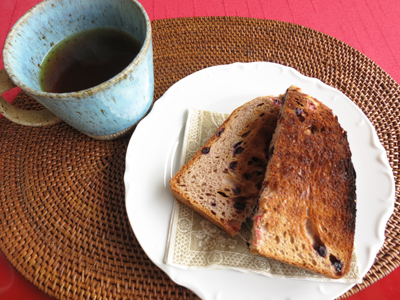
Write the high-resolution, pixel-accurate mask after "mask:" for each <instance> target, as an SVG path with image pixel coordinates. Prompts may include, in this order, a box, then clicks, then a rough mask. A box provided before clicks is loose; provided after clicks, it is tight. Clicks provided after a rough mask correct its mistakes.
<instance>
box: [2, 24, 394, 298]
mask: <svg viewBox="0 0 400 300" xmlns="http://www.w3.org/2000/svg"><path fill="white" fill-rule="evenodd" d="M152 25H153V33H154V67H155V99H158V98H159V97H161V96H162V95H163V93H164V92H165V91H166V90H167V89H168V88H169V87H170V86H171V85H172V84H174V83H175V82H177V81H178V80H180V79H181V78H183V77H185V76H187V75H189V74H191V73H193V72H195V71H197V70H200V69H203V68H205V67H209V66H212V65H219V64H227V63H232V62H237V61H241V62H250V61H270V62H275V63H280V64H283V65H286V66H290V67H293V68H295V69H297V70H298V71H300V72H301V73H303V74H305V75H307V76H311V77H317V78H319V79H321V80H322V81H323V82H325V83H327V84H329V85H331V86H333V87H335V88H337V89H339V90H340V91H342V92H343V93H344V94H346V95H347V96H348V97H349V98H350V99H352V100H353V101H354V102H355V103H356V104H357V105H358V106H359V107H360V108H361V109H362V110H363V111H364V113H365V114H366V115H367V116H368V117H369V119H370V120H371V122H372V124H373V125H374V126H375V128H376V131H377V132H378V136H379V138H380V141H381V143H382V144H383V146H384V147H385V149H386V151H387V154H388V157H389V161H390V164H391V166H392V168H393V172H394V176H395V180H396V207H395V212H394V214H393V215H392V217H391V218H390V221H389V223H388V225H387V228H386V242H385V245H384V246H383V248H382V249H381V251H380V252H379V254H378V256H377V258H376V260H375V263H374V265H373V267H372V268H371V270H370V271H369V272H368V274H367V275H366V276H365V278H364V281H363V283H362V284H360V285H356V286H355V287H354V288H353V289H352V290H350V291H349V292H347V293H346V294H345V295H343V296H342V297H346V296H349V295H351V294H354V293H356V292H357V291H359V290H361V289H363V288H365V287H367V286H369V285H370V284H372V283H374V282H375V281H377V280H378V279H380V278H382V277H383V276H385V275H387V274H389V273H390V272H391V271H393V270H394V269H395V268H396V267H397V266H398V265H399V264H400V257H399V255H398V251H399V249H400V234H399V188H398V187H399V173H398V172H399V166H398V164H399V152H398V150H399V139H400V130H399V124H400V108H399V107H400V103H399V95H400V87H399V85H398V84H397V83H396V82H395V81H394V80H393V79H392V78H391V77H390V76H389V75H388V74H387V73H385V72H384V71H383V70H382V69H381V68H380V67H379V66H377V65H376V64H375V63H373V62H372V61H371V60H370V59H368V58H367V57H365V56H364V55H363V54H361V53H360V52H358V51H356V50H355V49H353V48H351V47H350V46H348V45H346V44H344V43H343V42H340V41H338V40H336V39H334V38H332V37H329V36H327V35H325V34H322V33H320V32H317V31H314V30H311V29H308V28H305V27H302V26H298V25H293V24H289V23H283V22H277V21H268V20H256V19H246V18H235V17H225V18H224V17H218V18H191V19H169V20H159V21H154V22H153V23H152ZM14 103H16V105H18V106H19V107H24V108H26V109H40V105H38V104H36V103H35V102H34V101H33V100H31V99H30V98H29V97H27V96H26V95H25V94H23V93H22V94H20V95H19V96H18V97H17V99H16V100H15V102H14ZM149 138H151V137H149ZM128 141H129V138H123V139H120V140H116V141H95V140H92V139H90V138H88V137H86V136H84V135H82V134H80V133H79V132H77V131H76V130H74V129H72V128H71V127H69V126H68V125H66V124H65V123H60V124H57V125H53V126H50V127H46V128H32V127H23V126H19V125H16V124H13V123H11V122H9V121H8V120H7V119H5V118H2V119H1V120H0V247H1V250H2V251H3V252H4V254H5V255H6V256H7V258H8V259H9V260H10V261H11V263H12V264H13V265H14V266H15V267H16V268H17V269H18V270H19V271H20V272H21V273H22V274H23V275H24V276H25V277H26V278H27V279H28V280H29V281H31V282H32V283H33V284H35V285H36V286H38V287H39V288H40V289H42V290H43V291H45V292H46V293H48V294H49V295H52V296H54V297H56V298H60V299H81V298H82V299H83V298H84V299H111V298H112V299H132V298H140V299H193V298H196V296H195V295H194V294H193V293H192V292H191V291H189V290H187V289H186V288H183V287H180V286H178V285H176V284H174V283H173V282H172V281H171V280H170V279H169V278H168V276H166V275H165V274H164V273H163V272H162V271H160V270H159V269H158V268H157V267H156V266H155V265H154V264H153V263H152V262H151V261H150V260H149V258H148V257H147V256H146V254H145V253H144V252H143V250H142V248H141V247H140V245H139V244H138V242H137V240H136V239H135V235H134V233H133V232H132V230H131V227H130V224H129V221H128V217H127V214H126V210H125V199H124V183H123V175H124V166H125V153H126V148H127V145H128ZM141 146H142V147H143V146H144V145H141ZM149 163H151V162H149ZM138 171H140V170H138Z"/></svg>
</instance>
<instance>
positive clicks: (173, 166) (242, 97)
mask: <svg viewBox="0 0 400 300" xmlns="http://www.w3.org/2000/svg"><path fill="white" fill-rule="evenodd" d="M292 84H294V85H297V86H298V87H300V88H301V89H302V90H303V92H305V93H307V94H309V95H311V96H313V97H315V98H317V99H318V100H320V101H321V102H323V103H325V104H326V105H328V106H329V107H330V108H331V109H332V110H333V112H334V114H336V115H337V116H338V118H339V121H340V123H341V125H342V127H343V128H344V129H345V130H346V131H347V132H348V139H349V143H350V148H351V151H352V153H353V164H354V168H355V170H356V173H357V182H356V184H357V221H356V236H355V245H356V249H357V254H358V259H359V266H360V272H361V274H362V276H364V275H365V274H366V273H367V271H368V270H369V268H370V267H371V265H372V264H373V261H374V259H375V256H376V254H377V252H378V251H379V249H380V248H381V246H382V245H383V242H384V231H385V226H386V222H387V220H388V219H389V217H390V215H391V214H392V212H393V208H394V198H395V196H394V195H395V185H394V178H393V174H392V170H391V168H390V166H389V163H388V160H387V157H386V152H385V150H384V148H383V147H382V145H381V144H380V142H379V140H378V137H377V134H376V132H375V130H374V128H373V126H372V125H371V123H370V122H369V120H368V119H367V117H366V116H365V115H364V114H363V113H362V111H361V110H360V109H359V108H358V107H357V106H356V105H355V104H354V103H353V102H352V101H350V100H349V99H348V98H347V97H346V96H345V95H343V94H342V93H341V92H339V91H338V90H336V89H334V88H332V87H330V86H328V85H326V84H324V83H322V82H321V81H319V80H317V79H314V78H309V77H305V76H303V75H302V74H300V73H299V72H297V71H296V70H294V69H292V68H289V67H285V66H282V65H278V64H273V63H266V62H256V63H235V64H231V65H223V66H215V67H211V68H207V69H204V70H201V71H199V72H196V73H193V74H191V75H189V76H187V77H186V78H184V79H182V80H181V81H179V82H177V83H176V84H174V85H173V86H172V87H171V88H170V89H169V90H168V91H167V92H166V93H165V94H164V96H162V97H161V98H160V99H159V100H158V101H157V102H156V103H155V105H154V107H153V109H152V111H151V112H150V114H149V115H148V116H147V117H146V118H145V119H143V120H142V121H141V122H140V124H139V125H138V126H137V128H136V130H135V132H134V134H133V136H132V138H131V140H130V142H129V145H128V150H127V155H126V171H125V187H126V207H127V213H128V217H129V220H130V222H131V226H132V228H133V231H134V233H135V235H136V237H137V239H138V241H139V243H140V245H141V246H142V247H143V249H144V251H145V252H146V254H147V255H148V256H149V258H150V259H151V260H152V261H153V262H154V263H155V264H156V265H157V266H158V267H160V268H161V269H162V270H163V271H165V272H166V273H167V274H168V276H169V277H170V278H171V279H172V280H173V281H175V282H176V283H178V284H180V285H182V286H185V287H187V288H189V289H190V290H192V291H193V292H194V293H196V294H197V295H198V296H199V297H200V298H202V299H219V300H223V299H229V300H232V299H285V300H288V299H291V300H294V299H308V300H312V299H316V300H322V299H334V298H336V297H338V296H339V295H341V294H343V293H345V292H346V291H347V290H349V289H350V288H351V287H352V286H353V284H344V283H321V282H311V281H302V280H289V279H272V278H268V277H265V276H261V275H253V274H243V273H241V272H237V271H232V270H184V269H179V268H175V267H171V266H168V265H166V264H165V263H164V261H163V258H164V252H165V246H166V241H167V234H168V227H169V221H170V217H171V211H172V207H173V202H174V199H173V196H172V194H171V192H170V188H169V183H168V181H169V180H170V179H171V177H172V176H173V175H174V174H175V173H176V172H177V171H178V168H179V166H178V162H179V158H180V148H181V143H182V137H183V132H184V124H185V121H186V117H187V110H188V108H191V107H192V108H198V109H203V110H211V111H220V112H224V113H230V112H232V111H233V110H234V109H235V108H237V107H238V106H240V105H242V104H243V103H245V102H247V101H250V100H252V99H254V98H256V97H258V96H263V95H279V94H282V93H284V92H285V90H286V89H287V88H288V87H289V86H290V85H292Z"/></svg>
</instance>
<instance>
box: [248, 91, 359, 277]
mask: <svg viewBox="0 0 400 300" xmlns="http://www.w3.org/2000/svg"><path fill="white" fill-rule="evenodd" d="M282 103H283V104H282V107H281V111H280V116H279V120H278V125H277V128H276V131H275V133H274V136H273V139H272V141H271V145H270V149H269V153H270V156H271V157H270V160H269V164H268V167H267V172H266V177H265V180H264V182H263V187H262V190H261V193H260V198H259V207H258V211H257V212H256V214H255V215H254V218H253V219H254V227H253V231H252V240H251V245H250V249H251V251H252V252H253V253H256V254H261V255H264V256H267V257H270V258H273V259H276V260H279V261H282V262H285V263H288V264H291V265H294V266H297V267H300V268H304V269H307V270H309V271H312V272H316V273H320V274H323V275H325V276H328V277H331V278H341V277H343V276H344V275H345V274H347V273H348V272H349V270H350V263H351V257H352V252H353V244H354V233H355V217H356V202H355V201H356V186H355V180H356V174H355V171H354V168H353V164H352V160H351V152H350V148H349V144H348V141H347V134H346V132H345V131H344V130H343V129H342V127H341V126H340V125H339V123H338V119H337V117H336V116H334V115H333V113H332V111H331V109H329V108H328V107H327V106H325V105H324V104H322V103H321V102H319V101H318V100H316V99H314V98H312V97H310V96H308V95H306V94H303V93H302V92H301V90H300V89H299V88H297V87H295V86H292V87H290V88H289V89H288V90H287V91H286V93H285V95H284V97H283V98H282Z"/></svg>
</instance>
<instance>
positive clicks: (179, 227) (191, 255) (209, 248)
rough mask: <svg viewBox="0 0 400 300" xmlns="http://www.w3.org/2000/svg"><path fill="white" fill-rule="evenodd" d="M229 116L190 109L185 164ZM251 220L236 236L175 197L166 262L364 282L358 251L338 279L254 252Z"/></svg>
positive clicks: (184, 144)
mask: <svg viewBox="0 0 400 300" xmlns="http://www.w3.org/2000/svg"><path fill="white" fill-rule="evenodd" d="M228 116H229V114H222V113H217V112H209V111H202V110H196V109H191V110H189V114H188V119H187V122H186V129H185V136H184V140H183V145H182V156H181V162H180V163H181V166H183V165H184V164H185V163H186V162H187V161H188V160H189V159H190V158H191V157H192V156H193V155H194V153H195V152H196V151H197V150H198V149H199V148H200V147H201V146H202V145H204V144H205V142H206V141H207V140H208V139H209V138H210V137H211V136H212V135H213V134H214V133H215V131H216V130H217V129H218V128H219V126H220V125H221V124H222V123H223V122H224V120H225V119H226V118H227V117H228ZM251 222H252V221H251V220H248V221H246V223H245V224H244V225H243V226H242V229H241V230H240V232H239V234H238V235H236V236H235V237H233V238H232V237H230V236H229V235H227V234H226V233H225V232H223V231H222V230H220V229H219V228H218V227H216V226H215V225H213V224H212V223H210V222H209V221H208V220H206V219H204V218H203V217H201V216H200V215H198V214H197V213H195V212H194V211H193V210H192V209H190V208H188V207H187V206H186V205H183V204H180V203H179V202H178V201H176V200H175V203H174V209H173V213H172V217H171V223H170V229H169V236H168V241H167V248H166V253H165V263H166V264H169V265H173V266H176V267H179V268H184V269H204V268H213V269H233V270H237V271H241V272H245V273H258V274H262V275H266V276H269V277H276V278H293V279H306V280H314V281H335V282H346V283H361V282H362V280H361V277H360V272H359V268H358V265H357V256H356V253H355V252H354V253H353V258H352V263H351V270H350V272H349V273H348V274H347V275H346V276H345V277H344V278H342V279H336V280H335V279H330V278H327V277H325V276H322V275H317V274H313V273H310V272H307V271H304V270H302V269H299V268H296V267H292V266H290V265H287V264H284V263H280V262H278V261H275V260H273V259H269V258H266V257H263V256H258V255H254V254H252V253H251V252H250V250H249V247H248V244H247V241H248V240H249V239H250V236H251V228H252V224H251Z"/></svg>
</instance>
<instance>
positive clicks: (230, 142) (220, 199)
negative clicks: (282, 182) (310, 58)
mask: <svg viewBox="0 0 400 300" xmlns="http://www.w3.org/2000/svg"><path fill="white" fill-rule="evenodd" d="M279 105H280V101H279V100H278V99H276V98H273V97H259V98H256V99H254V100H252V101H249V102H247V103H245V104H244V105H242V106H241V107H239V108H237V109H236V110H235V111H233V112H232V114H231V115H230V116H229V118H228V119H227V120H226V121H225V122H224V123H223V124H222V125H221V127H220V128H219V129H218V130H217V131H216V132H215V134H214V135H213V136H212V137H211V138H210V139H209V140H208V141H207V142H206V144H205V145H204V146H203V147H201V149H199V150H198V151H197V153H196V154H195V155H194V156H193V158H192V159H191V160H190V161H189V162H187V163H186V164H185V165H184V166H183V167H182V168H181V169H180V170H179V172H178V173H177V174H176V175H175V176H174V177H173V178H172V179H171V180H170V184H171V190H172V193H173V194H174V196H175V198H176V199H177V200H178V201H180V202H182V203H184V204H186V205H188V206H189V207H191V208H192V209H194V210H195V211H196V212H197V213H199V214H200V215H202V216H204V217H205V218H207V219H208V220H210V221H211V222H212V223H213V224H215V225H217V226H218V227H219V228H221V229H222V230H224V231H225V232H226V233H228V234H229V235H231V236H234V235H235V234H237V233H238V232H239V229H240V227H241V224H242V222H243V221H244V220H245V219H246V218H247V217H249V216H250V215H251V213H252V212H253V208H254V205H255V203H256V200H257V198H258V196H259V190H260V188H261V183H262V181H263V179H264V175H265V170H266V166H267V160H268V147H269V143H270V141H271V139H272V135H273V133H274V130H275V127H276V122H277V118H278V114H279Z"/></svg>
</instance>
